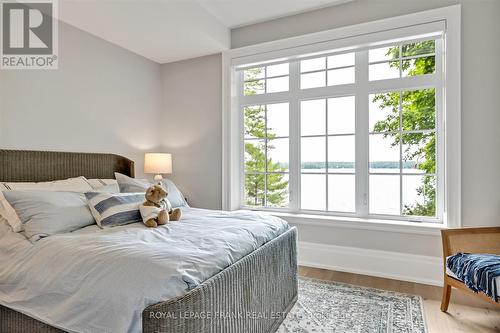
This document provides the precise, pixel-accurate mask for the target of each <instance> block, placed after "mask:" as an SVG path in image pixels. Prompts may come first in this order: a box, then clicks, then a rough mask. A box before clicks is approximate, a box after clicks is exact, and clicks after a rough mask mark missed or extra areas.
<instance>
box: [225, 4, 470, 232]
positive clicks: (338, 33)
mask: <svg viewBox="0 0 500 333" xmlns="http://www.w3.org/2000/svg"><path fill="white" fill-rule="evenodd" d="M460 13H461V6H460V5H454V6H449V7H444V8H438V9H433V10H428V11H423V12H418V13H413V14H408V15H403V16H398V17H393V18H389V19H383V20H378V21H373V22H368V23H363V24H357V25H352V26H347V27H342V28H337V29H333V30H328V31H323V32H318V33H313V34H307V35H302V36H297V37H292V38H287V39H283V40H278V41H272V42H267V43H262V44H257V45H253V46H247V47H242V48H239V49H233V50H229V51H226V52H224V53H223V127H224V129H223V138H222V140H223V163H222V164H223V191H222V196H223V198H222V199H223V200H222V202H223V209H226V210H234V209H238V208H239V205H240V198H239V192H240V184H239V182H240V179H238V178H239V177H238V173H239V169H240V165H239V164H238V162H239V155H240V153H239V144H240V133H238V132H237V129H238V128H239V126H238V124H239V120H238V119H239V117H240V115H239V111H240V110H239V106H240V105H238V103H237V102H236V101H235V96H236V93H237V90H236V89H235V87H232V86H231V82H234V80H232V78H231V73H233V72H234V71H233V68H232V66H233V65H235V64H236V63H245V62H247V63H248V61H249V60H250V59H253V60H259V59H260V60H265V59H270V56H271V53H272V55H273V56H275V55H279V54H277V53H276V54H275V53H273V52H275V51H280V50H281V51H283V50H284V51H286V52H289V51H290V49H292V48H295V50H294V52H297V47H302V48H303V49H304V50H305V49H311V47H312V48H313V49H314V48H315V47H316V48H318V50H319V49H320V47H319V46H321V48H322V49H323V50H324V47H325V45H326V44H324V43H325V42H328V43H329V44H328V45H330V46H332V48H335V47H337V48H338V47H340V46H342V43H344V42H345V41H344V39H346V38H348V37H349V38H352V37H356V38H358V39H359V38H361V37H363V38H365V39H366V37H367V36H366V35H369V34H372V33H373V32H382V33H383V36H385V37H384V38H388V37H389V36H391V38H396V37H397V35H398V34H400V33H399V32H398V31H397V30H399V29H401V30H402V31H410V32H411V33H412V34H414V33H422V34H425V33H427V34H428V33H432V32H433V31H434V30H432V29H436V28H437V27H438V26H442V25H443V24H444V26H445V35H444V38H445V43H446V45H445V48H444V49H445V52H444V55H443V66H442V68H443V70H444V69H445V73H446V77H444V78H443V79H444V82H445V86H446V90H445V91H444V93H443V95H444V96H443V103H444V105H445V110H448V112H447V113H446V115H444V117H443V119H442V120H443V121H444V118H446V128H443V130H444V136H445V138H446V156H445V160H446V164H445V166H444V168H445V169H446V172H445V174H446V178H445V179H444V183H445V185H446V186H445V190H446V207H445V212H446V213H445V214H443V218H444V219H445V221H446V222H447V225H448V226H452V227H459V226H460V225H461V192H460V191H461V157H460V150H461V144H460V141H461V140H460V133H461V130H460V118H461V115H460V114H461V112H460V52H461V50H460ZM429 29H430V30H429ZM406 33H408V32H406ZM313 44H314V45H313ZM320 44H321V45H320ZM236 58H238V59H236ZM243 58H245V59H244V60H245V61H242V59H243ZM440 76H442V73H436V75H435V77H440ZM415 80H422V82H423V80H425V79H424V78H423V77H422V78H408V79H407V80H406V82H408V83H415V82H417V81H415ZM439 81H442V80H439ZM391 83H392V82H391V80H386V81H385V82H377V83H376V84H377V86H378V87H380V86H384V85H387V86H386V87H385V88H387V89H390V88H391ZM369 84H371V83H369ZM340 88H341V87H338V88H332V87H325V90H330V89H331V90H332V91H331V92H334V91H333V90H336V89H340ZM342 88H345V87H342ZM316 91H317V92H319V90H318V89H316V90H315V91H313V90H311V91H310V93H311V94H313V93H315V92H316ZM321 92H323V91H321ZM302 93H304V94H309V92H307V90H305V91H303V92H302V91H301V94H302ZM288 94H289V93H288V92H287V93H277V94H268V96H266V97H265V98H266V99H269V101H271V100H274V99H276V100H280V99H282V98H284V97H285V96H287V95H288ZM245 98H246V97H245ZM251 99H252V97H248V98H247V100H245V102H249V101H250V100H251ZM443 127H444V126H443ZM294 187H295V189H294V190H295V191H296V190H297V187H296V186H294ZM298 195H299V193H292V196H295V197H297V196H298ZM329 218H331V217H329Z"/></svg>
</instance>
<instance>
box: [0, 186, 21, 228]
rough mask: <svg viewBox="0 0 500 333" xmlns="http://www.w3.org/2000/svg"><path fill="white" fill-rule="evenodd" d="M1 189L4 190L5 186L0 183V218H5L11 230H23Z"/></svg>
mask: <svg viewBox="0 0 500 333" xmlns="http://www.w3.org/2000/svg"><path fill="white" fill-rule="evenodd" d="M2 190H5V188H2V185H1V184H0V219H2V218H3V219H5V220H7V222H8V223H9V225H10V227H11V228H12V231H14V232H21V231H23V224H22V223H21V220H20V219H19V217H18V216H17V213H16V211H15V210H14V208H12V206H11V205H10V203H9V202H8V201H7V199H5V196H4V195H3V193H2Z"/></svg>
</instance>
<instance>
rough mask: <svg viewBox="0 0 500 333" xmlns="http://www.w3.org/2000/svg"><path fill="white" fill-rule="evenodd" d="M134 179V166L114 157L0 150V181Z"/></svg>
mask: <svg viewBox="0 0 500 333" xmlns="http://www.w3.org/2000/svg"><path fill="white" fill-rule="evenodd" d="M115 172H120V173H123V174H124V175H127V176H130V177H133V176H134V162H133V161H131V160H129V159H128V158H126V157H123V156H119V155H114V154H97V153H67V152H54V151H31V150H1V149H0V181H3V182H42V181H50V180H58V179H66V178H71V177H78V176H85V177H86V178H89V179H90V178H102V179H113V178H115V176H114V173H115Z"/></svg>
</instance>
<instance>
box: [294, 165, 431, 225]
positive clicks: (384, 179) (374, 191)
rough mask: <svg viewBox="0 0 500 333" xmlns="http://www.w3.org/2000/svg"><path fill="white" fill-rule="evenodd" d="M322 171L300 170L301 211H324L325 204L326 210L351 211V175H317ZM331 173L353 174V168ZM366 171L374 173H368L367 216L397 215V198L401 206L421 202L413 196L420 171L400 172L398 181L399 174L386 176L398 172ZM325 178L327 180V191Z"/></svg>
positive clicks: (353, 182) (352, 204)
mask: <svg viewBox="0 0 500 333" xmlns="http://www.w3.org/2000/svg"><path fill="white" fill-rule="evenodd" d="M325 171H326V170H325V169H302V172H303V173H307V174H302V175H301V205H302V209H311V210H326V209H327V208H326V207H327V205H326V204H327V201H328V210H330V211H339V212H354V210H355V177H354V175H352V174H329V175H328V176H327V175H325V174H320V173H322V172H325ZM330 171H333V170H331V169H330ZM334 172H341V173H354V169H335V171H334ZM370 172H371V173H377V174H376V175H375V174H370V180H369V196H370V213H372V214H389V215H399V214H400V204H401V199H402V204H403V207H404V205H414V204H415V203H417V202H419V203H422V202H423V200H422V197H421V196H419V195H418V193H417V188H419V187H420V186H421V184H422V179H423V176H422V175H419V174H422V171H421V170H418V169H404V170H403V176H402V178H401V177H400V175H399V174H396V175H392V174H390V173H397V172H399V169H371V170H370ZM312 173H317V174H312ZM325 178H328V189H327V182H326V180H325ZM401 180H402V184H401ZM401 185H402V187H401V188H400V186H401ZM401 196H402V198H401ZM327 197H328V198H327Z"/></svg>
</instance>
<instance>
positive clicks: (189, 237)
mask: <svg viewBox="0 0 500 333" xmlns="http://www.w3.org/2000/svg"><path fill="white" fill-rule="evenodd" d="M183 213H184V217H183V219H182V221H179V222H172V223H171V224H168V225H167V226H164V227H160V228H156V229H148V228H145V227H144V226H143V225H142V224H132V225H127V226H121V227H115V228H110V229H105V230H102V229H99V228H98V227H97V226H90V227H86V228H83V229H81V230H79V231H77V232H73V233H68V234H63V235H56V236H50V237H47V238H45V239H42V240H40V241H38V242H36V243H35V244H31V243H30V242H29V241H27V240H26V239H23V237H22V236H21V235H19V234H15V233H12V232H2V230H3V229H2V228H0V261H1V262H2V263H4V262H5V263H6V265H5V266H4V265H2V269H1V270H0V281H1V282H0V303H1V304H2V305H4V306H7V307H9V308H12V309H14V310H16V311H19V312H22V313H25V314H27V315H29V316H31V317H33V318H35V319H37V320H40V321H42V322H45V323H47V324H50V325H52V326H54V327H58V328H61V329H64V330H66V331H75V332H76V331H78V332H95V331H99V332H140V330H141V325H142V322H141V315H142V311H143V309H144V308H145V307H147V306H149V305H151V304H156V303H158V302H161V301H165V300H168V299H172V298H175V297H178V296H181V295H183V294H185V293H187V292H188V291H190V290H192V289H193V288H196V286H198V285H200V284H201V283H203V282H204V281H205V280H207V279H208V278H210V277H211V276H213V275H215V274H217V273H218V272H220V271H222V270H224V269H225V268H226V267H228V266H230V265H231V264H233V263H235V262H236V261H238V260H239V259H241V258H242V257H244V256H246V255H247V254H249V253H252V252H253V251H254V250H256V249H257V248H259V247H260V246H262V245H263V244H265V243H267V242H268V241H270V240H272V239H274V238H275V237H277V236H278V235H280V234H282V233H283V232H285V231H286V230H288V229H289V226H288V225H287V223H286V222H285V221H283V220H281V219H279V218H276V217H272V216H269V215H267V214H262V213H255V212H246V211H239V212H221V211H210V210H201V209H194V208H184V209H183Z"/></svg>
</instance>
